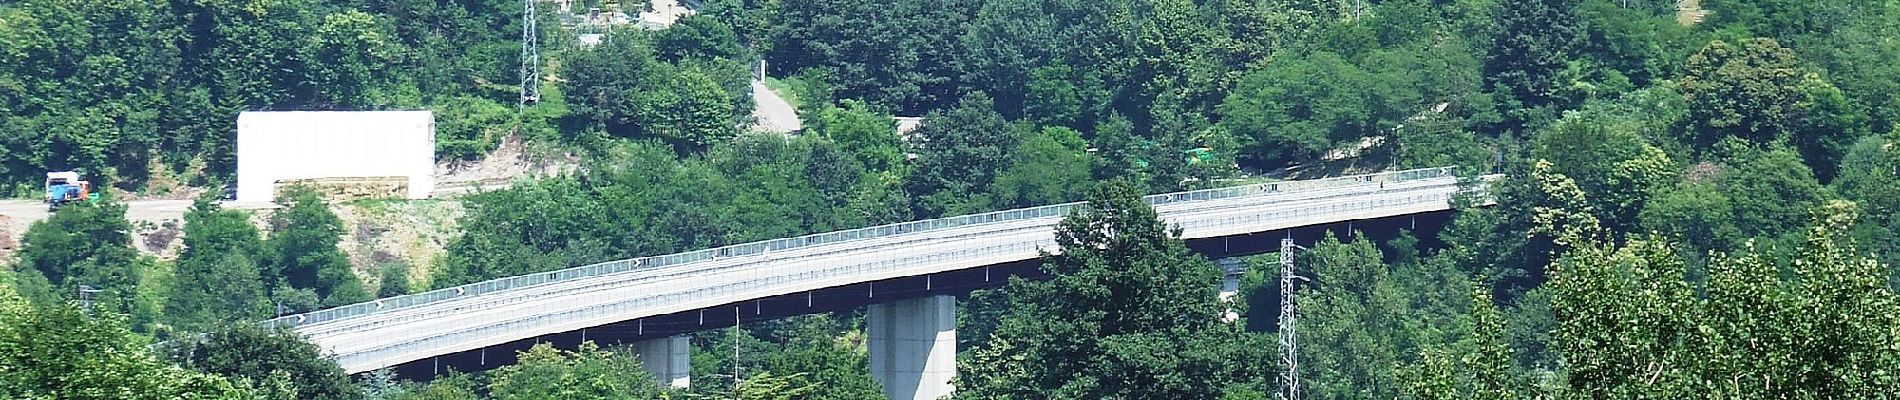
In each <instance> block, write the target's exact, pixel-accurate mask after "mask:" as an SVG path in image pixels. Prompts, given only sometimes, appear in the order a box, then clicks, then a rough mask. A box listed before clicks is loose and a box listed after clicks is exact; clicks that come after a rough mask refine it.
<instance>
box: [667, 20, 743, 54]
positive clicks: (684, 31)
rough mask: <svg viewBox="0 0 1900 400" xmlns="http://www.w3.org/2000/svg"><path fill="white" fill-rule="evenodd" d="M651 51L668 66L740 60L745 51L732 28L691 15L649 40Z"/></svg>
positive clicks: (675, 22)
mask: <svg viewBox="0 0 1900 400" xmlns="http://www.w3.org/2000/svg"><path fill="white" fill-rule="evenodd" d="M653 48H654V49H657V50H658V53H659V57H660V59H662V60H666V61H668V62H679V61H680V60H687V59H699V60H715V59H732V60H738V59H741V58H744V55H745V51H746V50H745V47H742V46H740V44H739V36H738V35H737V34H735V33H733V31H732V28H731V27H730V26H727V25H726V24H725V23H723V22H720V21H719V20H718V19H716V18H714V17H712V16H706V15H699V14H694V15H691V16H688V17H686V18H680V20H679V21H674V22H673V25H672V26H669V27H667V28H666V29H663V30H660V31H659V32H658V33H656V34H655V36H654V38H653Z"/></svg>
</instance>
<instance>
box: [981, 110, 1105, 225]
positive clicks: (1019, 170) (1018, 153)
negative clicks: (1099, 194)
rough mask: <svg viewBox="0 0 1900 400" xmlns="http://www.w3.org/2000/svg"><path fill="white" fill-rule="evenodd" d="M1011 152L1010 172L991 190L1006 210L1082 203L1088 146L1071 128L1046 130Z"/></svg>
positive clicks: (1086, 181)
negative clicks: (1071, 202) (1074, 202)
mask: <svg viewBox="0 0 1900 400" xmlns="http://www.w3.org/2000/svg"><path fill="white" fill-rule="evenodd" d="M1025 136H1026V137H1025V138H1023V140H1022V142H1021V143H1020V144H1018V145H1017V148H1016V149H1015V150H1014V151H1011V152H1010V157H1011V158H1012V159H1013V160H1012V161H1011V162H1010V166H1009V169H1007V170H1004V171H1003V173H1002V174H1000V175H997V177H996V182H994V183H992V184H991V186H990V190H991V192H993V193H995V196H996V201H997V203H998V205H999V206H1000V207H1003V208H1019V207H1033V206H1041V205H1049V204H1057V203H1065V202H1070V201H1075V200H1079V198H1080V197H1081V195H1082V194H1084V192H1085V190H1086V189H1085V188H1086V187H1088V185H1090V184H1091V183H1092V182H1093V181H1092V180H1090V179H1089V170H1090V164H1091V163H1092V162H1093V160H1092V159H1091V157H1090V156H1089V153H1088V143H1086V142H1083V141H1082V136H1081V134H1079V133H1076V132H1075V131H1073V130H1070V129H1068V128H1043V129H1042V131H1040V132H1036V133H1033V134H1030V135H1025Z"/></svg>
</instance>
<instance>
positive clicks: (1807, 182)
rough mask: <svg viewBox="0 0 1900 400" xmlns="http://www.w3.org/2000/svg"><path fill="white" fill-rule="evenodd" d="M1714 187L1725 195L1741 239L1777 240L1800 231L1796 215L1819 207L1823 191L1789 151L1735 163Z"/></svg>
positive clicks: (1784, 150) (1783, 150)
mask: <svg viewBox="0 0 1900 400" xmlns="http://www.w3.org/2000/svg"><path fill="white" fill-rule="evenodd" d="M1737 161H1738V162H1739V163H1738V165H1735V166H1734V167H1733V169H1730V170H1728V171H1724V172H1723V173H1722V175H1721V177H1720V178H1719V179H1717V180H1716V185H1717V186H1718V187H1720V188H1721V189H1722V191H1723V192H1725V193H1727V194H1728V195H1729V203H1730V204H1731V205H1732V206H1734V210H1735V214H1734V216H1733V217H1732V220H1733V221H1734V222H1735V226H1736V227H1737V228H1740V229H1741V232H1742V234H1743V235H1744V236H1745V237H1764V236H1765V237H1777V236H1780V235H1782V234H1786V233H1792V232H1795V231H1797V230H1798V229H1799V228H1800V227H1801V222H1800V221H1801V220H1800V219H1799V218H1798V217H1795V216H1799V215H1806V214H1807V213H1808V210H1812V209H1814V208H1815V207H1820V206H1821V205H1822V204H1824V201H1825V200H1826V199H1827V198H1828V195H1829V194H1828V193H1827V188H1826V187H1823V186H1821V183H1820V182H1816V181H1815V179H1814V174H1813V173H1811V172H1809V171H1808V166H1807V165H1806V164H1803V163H1801V157H1800V156H1799V155H1796V154H1795V153H1794V152H1793V151H1790V150H1786V149H1775V150H1769V151H1765V152H1760V153H1754V154H1750V155H1747V156H1744V157H1742V159H1741V160H1737Z"/></svg>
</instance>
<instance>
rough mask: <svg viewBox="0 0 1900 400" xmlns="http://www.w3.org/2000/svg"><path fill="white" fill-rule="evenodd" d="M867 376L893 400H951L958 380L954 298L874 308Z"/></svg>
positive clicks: (867, 322) (870, 319) (870, 317)
mask: <svg viewBox="0 0 1900 400" xmlns="http://www.w3.org/2000/svg"><path fill="white" fill-rule="evenodd" d="M869 308H870V309H869V311H870V312H869V315H868V316H867V317H866V318H865V321H864V324H865V325H868V326H866V328H867V330H869V331H870V339H871V349H870V350H871V354H870V356H871V377H872V378H875V379H877V381H878V383H880V384H883V385H884V396H885V397H887V398H890V399H892V400H936V399H939V398H943V397H948V396H950V394H951V392H953V391H954V388H952V387H951V386H950V380H951V379H952V378H956V376H957V298H956V297H954V296H930V297H923V298H916V299H910V300H899V301H893V302H889V303H883V304H872V305H871V306H870V307H869Z"/></svg>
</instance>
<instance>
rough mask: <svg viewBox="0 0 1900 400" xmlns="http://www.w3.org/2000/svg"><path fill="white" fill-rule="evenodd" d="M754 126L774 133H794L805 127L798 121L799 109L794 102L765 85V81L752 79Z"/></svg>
mask: <svg viewBox="0 0 1900 400" xmlns="http://www.w3.org/2000/svg"><path fill="white" fill-rule="evenodd" d="M752 101H753V103H755V104H756V105H755V106H754V107H752V119H753V122H752V127H753V129H758V130H762V131H766V132H772V133H792V132H796V131H798V130H799V129H804V128H805V125H804V124H803V123H800V122H799V121H798V110H797V109H795V108H792V103H790V102H787V101H785V98H783V97H779V95H778V93H776V92H773V91H772V89H769V88H766V87H765V81H760V80H757V79H754V80H752Z"/></svg>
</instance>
